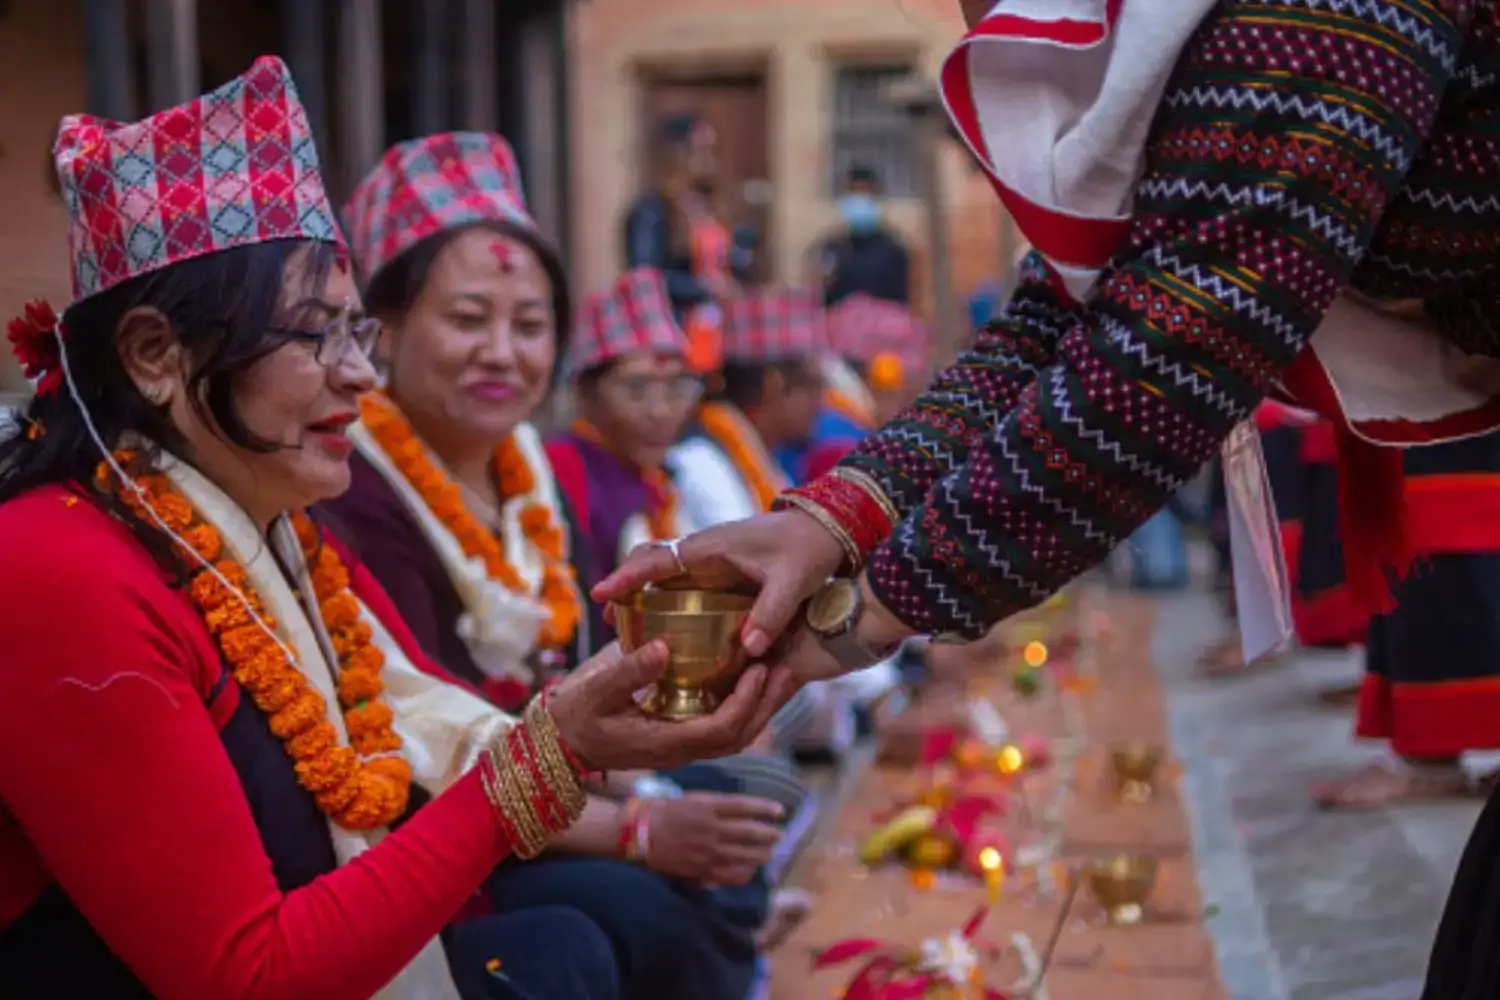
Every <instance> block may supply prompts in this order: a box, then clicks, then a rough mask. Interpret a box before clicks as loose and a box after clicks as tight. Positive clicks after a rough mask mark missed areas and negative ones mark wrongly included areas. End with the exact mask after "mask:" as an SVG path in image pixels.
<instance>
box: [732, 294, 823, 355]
mask: <svg viewBox="0 0 1500 1000" xmlns="http://www.w3.org/2000/svg"><path fill="white" fill-rule="evenodd" d="M722 308H723V310H724V360H725V361H726V362H730V363H734V362H739V363H742V364H766V363H769V362H774V361H790V360H793V359H796V358H809V357H815V356H817V355H820V354H822V353H823V352H824V351H826V350H827V349H828V331H827V327H826V324H825V321H824V315H823V307H822V302H821V300H820V299H819V297H818V295H817V293H816V292H814V291H812V290H810V289H806V288H758V289H751V290H749V291H746V292H745V294H744V295H742V296H738V297H736V298H731V299H727V300H726V301H724V302H723V303H722Z"/></svg>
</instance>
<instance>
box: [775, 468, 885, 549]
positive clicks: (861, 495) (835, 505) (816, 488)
mask: <svg viewBox="0 0 1500 1000" xmlns="http://www.w3.org/2000/svg"><path fill="white" fill-rule="evenodd" d="M787 492H789V493H792V494H794V495H796V496H800V497H802V498H803V499H805V500H809V501H811V502H812V503H815V504H817V505H818V506H819V507H822V508H823V509H824V510H825V511H827V512H828V515H829V516H830V517H832V518H833V519H834V520H835V521H837V522H838V523H839V525H840V526H841V527H842V528H843V529H844V530H845V531H846V532H848V533H849V538H850V539H851V540H852V541H853V542H854V545H855V547H856V548H857V549H858V550H859V551H860V553H861V555H864V556H866V557H868V556H869V554H870V553H871V552H873V551H875V549H876V548H878V547H879V546H880V544H881V543H882V542H884V541H885V540H886V538H887V537H889V536H890V533H891V531H892V529H893V528H894V527H895V525H894V524H892V523H891V521H890V518H888V517H887V516H886V513H885V509H884V508H883V507H881V505H880V501H878V500H876V499H875V498H874V497H872V496H870V494H869V493H867V492H866V491H865V490H863V489H861V488H860V487H859V486H857V485H855V484H854V483H851V482H849V481H847V480H844V479H840V478H838V477H837V476H823V477H821V478H819V479H814V480H813V481H812V482H810V483H808V484H806V485H805V486H799V487H797V488H796V489H793V490H788V491H787Z"/></svg>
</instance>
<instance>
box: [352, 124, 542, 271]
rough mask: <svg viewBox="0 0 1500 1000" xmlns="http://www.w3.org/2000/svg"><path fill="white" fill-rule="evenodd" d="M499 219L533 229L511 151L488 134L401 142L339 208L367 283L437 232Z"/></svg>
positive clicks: (453, 134) (447, 135) (457, 134)
mask: <svg viewBox="0 0 1500 1000" xmlns="http://www.w3.org/2000/svg"><path fill="white" fill-rule="evenodd" d="M497 219H498V220H504V221H507V222H512V223H515V224H516V225H519V226H522V227H523V228H525V229H530V230H535V229H536V223H535V222H534V221H533V220H532V218H531V213H530V211H529V210H528V209H527V208H526V193H525V191H524V190H522V187H521V173H520V171H519V170H518V169H517V168H516V156H515V153H514V152H512V151H511V148H510V144H509V143H508V142H506V141H505V140H504V139H503V138H501V137H500V136H498V135H494V134H492V133H489V132H442V133H439V134H437V135H429V136H426V137H424V138H421V139H412V140H411V141H409V142H398V143H397V144H396V145H394V146H392V147H391V148H390V149H388V150H386V151H385V155H384V156H382V157H381V158H380V162H379V163H377V164H376V165H375V169H374V170H372V171H370V173H369V175H368V176H367V177H365V179H364V180H362V181H360V182H359V186H358V187H356V188H355V189H354V194H352V195H350V196H349V202H348V204H346V205H345V206H344V225H345V227H347V228H348V230H349V241H350V244H351V245H352V247H353V250H354V260H355V263H357V264H358V265H359V271H360V275H361V277H362V278H363V279H364V280H365V281H366V282H368V281H370V280H372V279H373V278H374V277H375V275H376V274H377V273H378V272H379V271H380V269H381V268H383V267H385V266H386V265H387V264H389V263H390V262H391V261H393V260H395V259H396V258H397V257H399V256H401V255H402V254H403V253H405V252H406V251H407V250H410V249H411V248H412V247H413V246H415V245H416V244H418V243H420V242H422V240H424V239H426V238H427V237H429V236H431V235H433V234H434V233H438V232H442V231H443V230H447V229H457V228H458V227H459V226H465V225H469V224H472V223H475V222H488V221H492V220H497Z"/></svg>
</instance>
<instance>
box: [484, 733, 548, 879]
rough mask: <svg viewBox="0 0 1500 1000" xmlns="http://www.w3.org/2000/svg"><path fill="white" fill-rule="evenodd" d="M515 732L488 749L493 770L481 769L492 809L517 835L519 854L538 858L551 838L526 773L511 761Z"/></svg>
mask: <svg viewBox="0 0 1500 1000" xmlns="http://www.w3.org/2000/svg"><path fill="white" fill-rule="evenodd" d="M513 732H514V730H512V731H511V732H507V733H506V734H505V735H504V736H501V737H499V738H498V739H497V740H496V741H495V743H492V744H491V745H490V746H489V747H487V748H486V749H485V757H486V758H487V759H488V761H489V767H488V768H484V767H483V766H482V765H481V773H482V774H483V775H484V777H485V783H484V784H485V796H486V797H487V798H488V799H489V800H490V805H491V806H493V807H494V808H495V810H496V811H497V812H499V813H500V814H501V815H502V816H504V817H505V819H506V821H507V822H508V824H509V825H510V827H511V828H512V829H513V830H514V831H515V836H516V843H515V845H514V848H515V853H516V854H517V855H518V856H520V857H523V858H534V857H536V855H537V854H539V853H540V852H541V849H542V847H544V846H545V845H546V842H547V834H546V831H545V830H544V829H543V828H542V823H541V819H540V817H538V816H537V814H536V807H535V806H534V805H533V804H532V800H531V797H530V796H529V795H528V794H527V789H526V782H525V779H524V778H523V776H522V772H523V769H522V768H521V767H520V766H519V765H518V764H516V762H515V761H514V760H513V759H512V758H511V752H510V747H509V745H508V743H509V740H510V739H511V738H512V733H513Z"/></svg>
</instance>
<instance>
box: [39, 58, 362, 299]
mask: <svg viewBox="0 0 1500 1000" xmlns="http://www.w3.org/2000/svg"><path fill="white" fill-rule="evenodd" d="M53 156H54V159H55V161H56V164H57V176H58V180H59V181H60V183H61V185H62V193H63V200H64V203H65V204H66V206H67V211H68V250H69V253H70V255H71V257H72V271H73V275H72V277H73V301H74V302H77V301H79V300H80V299H85V298H88V297H89V296H91V295H97V294H98V293H100V292H102V291H105V290H107V289H109V288H112V287H114V286H116V285H118V284H120V283H121V282H124V281H128V280H130V279H131V278H135V277H139V276H140V275H143V274H148V273H150V272H152V271H156V270H159V269H161V268H163V267H166V266H168V265H170V264H176V263H179V262H181V261H185V260H191V259H193V258H195V257H201V256H204V255H205V254H211V253H217V252H218V251H220V250H228V249H230V248H232V247H239V246H248V245H250V244H254V243H266V242H269V241H271V240H319V241H323V242H329V243H337V244H340V245H342V244H343V236H342V234H341V233H340V232H339V228H338V224H337V222H336V221H335V218H334V214H333V208H332V206H331V205H330V204H329V203H328V195H327V192H326V191H325V190H324V187H323V177H322V175H321V174H320V173H319V170H318V152H317V148H316V147H315V146H314V144H313V136H312V130H311V128H309V126H308V123H307V112H306V111H305V110H304V109H303V107H302V102H301V100H299V98H298V97H297V88H296V86H295V85H294V84H293V83H292V76H291V73H290V71H288V69H287V67H286V64H285V63H283V62H282V61H281V60H280V59H277V58H276V57H274V56H262V57H261V58H259V59H257V60H256V61H255V63H254V65H252V66H251V67H250V69H249V70H248V71H246V72H245V74H244V75H242V76H239V77H237V78H235V79H234V80H231V81H230V82H228V83H226V84H225V85H224V86H222V87H219V88H218V89H217V90H214V91H211V92H209V93H207V94H204V95H203V96H202V97H198V98H195V99H194V100H191V101H189V102H187V103H186V104H182V105H179V106H177V107H174V108H168V109H167V110H165V111H162V112H159V113H157V114H154V115H151V116H150V117H149V118H143V119H141V120H140V121H138V122H131V123H129V124H122V123H120V122H115V121H109V120H107V119H103V118H98V117H95V116H93V115H69V116H68V117H66V118H64V119H63V120H62V124H61V125H60V126H59V127H58V133H57V141H56V143H55V145H54V147H53Z"/></svg>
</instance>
